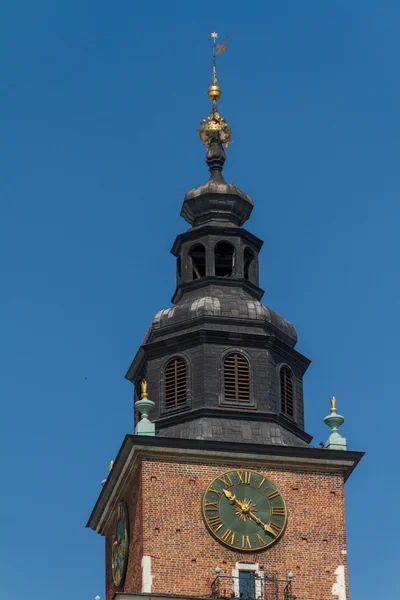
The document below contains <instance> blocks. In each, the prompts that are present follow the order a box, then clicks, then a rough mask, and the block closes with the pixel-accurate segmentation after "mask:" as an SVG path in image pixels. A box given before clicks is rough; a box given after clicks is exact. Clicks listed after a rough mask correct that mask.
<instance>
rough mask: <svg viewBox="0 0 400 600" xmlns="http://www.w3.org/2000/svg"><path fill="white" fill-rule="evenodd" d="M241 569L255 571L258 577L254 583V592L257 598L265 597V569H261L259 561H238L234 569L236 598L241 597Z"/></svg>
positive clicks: (234, 592)
mask: <svg viewBox="0 0 400 600" xmlns="http://www.w3.org/2000/svg"><path fill="white" fill-rule="evenodd" d="M240 571H253V572H254V573H255V574H256V575H258V577H256V579H255V582H254V583H255V585H254V594H255V597H256V598H260V599H261V598H262V597H263V588H264V585H263V584H264V571H261V570H260V565H259V563H244V562H237V563H236V565H235V568H234V569H232V577H233V579H232V581H233V590H232V591H233V594H234V597H235V598H239V597H240V592H239V572H240Z"/></svg>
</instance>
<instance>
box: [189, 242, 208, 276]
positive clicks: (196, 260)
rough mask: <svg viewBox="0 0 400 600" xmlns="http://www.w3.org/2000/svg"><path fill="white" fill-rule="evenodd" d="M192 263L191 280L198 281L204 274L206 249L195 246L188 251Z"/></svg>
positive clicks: (199, 245)
mask: <svg viewBox="0 0 400 600" xmlns="http://www.w3.org/2000/svg"><path fill="white" fill-rule="evenodd" d="M189 256H190V258H191V261H192V268H193V272H192V279H200V277H204V276H205V274H206V249H205V248H204V246H203V244H195V245H194V246H192V247H191V248H190V250H189Z"/></svg>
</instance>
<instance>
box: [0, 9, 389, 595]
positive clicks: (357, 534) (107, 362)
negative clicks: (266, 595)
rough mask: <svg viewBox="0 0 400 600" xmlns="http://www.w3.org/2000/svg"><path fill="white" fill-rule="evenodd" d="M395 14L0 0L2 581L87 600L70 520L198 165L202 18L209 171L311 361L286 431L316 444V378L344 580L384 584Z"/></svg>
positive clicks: (375, 591)
mask: <svg viewBox="0 0 400 600" xmlns="http://www.w3.org/2000/svg"><path fill="white" fill-rule="evenodd" d="M399 24H400V4H399V3H398V2H397V1H396V0H381V1H380V2H375V1H372V0H352V2H348V1H346V0H332V1H331V2H321V1H320V0H318V1H317V0H306V1H305V2H298V1H297V0H286V1H281V2H272V1H270V0H268V1H265V2H261V0H260V1H258V2H255V1H253V2H247V3H243V2H239V1H237V0H231V1H229V2H228V1H225V2H224V1H220V2H218V3H217V2H213V3H211V2H196V1H195V2H174V1H171V2H168V3H167V2H155V1H151V0H150V1H148V2H146V3H144V2H142V3H139V2H132V1H131V0H119V1H118V2H106V1H105V0H97V1H96V2H93V1H89V0H79V2H78V1H74V0H72V1H71V0H70V1H69V2H67V1H62V0H59V1H58V2H54V0H41V1H40V2H32V0H3V1H2V2H1V6H0V54H1V57H2V58H1V61H0V87H1V89H0V119H1V140H2V144H1V150H0V152H1V173H2V174H1V178H0V197H1V203H0V245H1V252H0V263H1V274H2V291H1V295H0V303H1V311H0V314H1V336H0V339H1V362H2V369H1V372H2V375H1V378H0V382H1V383H0V385H1V396H2V411H1V418H0V443H1V456H2V480H3V488H2V489H3V493H2V495H1V499H0V514H1V532H2V539H3V543H2V544H1V546H0V562H1V564H2V573H3V576H2V578H1V581H0V596H1V597H2V598H11V599H13V598H17V597H18V598H21V597H29V598H39V597H40V598H41V600H53V598H55V597H57V600H71V598H74V600H87V599H89V600H90V599H91V598H94V596H95V595H96V594H97V593H99V594H100V595H101V596H102V598H104V556H103V552H104V547H103V541H102V539H101V538H100V537H98V536H96V535H95V534H94V533H93V532H92V531H89V530H87V529H85V523H86V520H87V517H88V516H89V514H90V511H91V508H92V506H93V504H94V502H95V500H96V498H97V495H98V493H99V491H100V481H101V480H102V479H103V478H104V477H105V475H106V473H107V463H108V461H109V460H110V459H112V458H113V457H114V456H115V455H116V453H117V451H118V448H119V446H120V443H121V442H122V439H123V436H124V435H125V433H127V432H131V431H132V427H133V425H132V423H133V414H132V387H131V384H130V383H128V382H127V381H126V380H125V379H124V374H125V372H126V369H127V367H128V366H129V364H130V361H131V359H132V357H133V356H134V354H135V353H136V351H137V348H138V346H139V345H140V342H141V340H142V338H143V336H144V334H145V332H146V330H147V327H148V325H149V323H150V321H151V318H152V317H153V315H154V314H155V313H156V312H157V311H158V310H159V309H161V308H164V307H166V306H169V303H170V298H171V296H172V294H173V291H174V272H175V265H174V259H173V257H172V255H170V253H169V250H170V247H171V246H172V243H173V240H174V238H175V236H176V235H177V234H178V233H180V232H182V231H184V230H185V229H186V228H187V224H186V223H185V222H184V221H183V220H182V219H181V218H180V217H179V212H180V207H181V203H182V199H183V196H184V194H185V192H186V191H187V190H188V189H189V188H192V187H194V186H196V185H199V184H201V183H203V182H204V181H205V180H206V178H207V171H206V167H205V165H204V150H203V148H202V146H201V144H200V141H199V139H198V137H197V132H196V130H197V128H198V123H199V121H200V120H201V119H202V118H204V117H206V116H207V115H208V112H209V102H208V99H207V96H206V89H207V86H208V84H209V76H210V54H211V41H210V38H209V34H210V32H211V31H213V30H216V31H218V32H219V33H220V36H221V38H224V37H225V36H226V35H227V36H229V50H228V51H227V52H226V53H225V54H224V55H223V56H222V57H221V60H220V68H219V72H220V73H219V74H220V84H221V87H222V89H223V98H222V100H221V103H220V112H221V114H222V115H223V116H224V117H225V118H226V119H227V120H228V122H229V124H230V125H231V126H232V132H233V138H234V143H233V144H232V145H231V146H230V148H229V150H228V160H227V164H226V168H225V171H224V173H225V175H226V178H227V179H228V180H229V181H231V182H233V183H235V184H237V185H238V186H239V187H240V188H242V189H243V190H245V191H246V192H248V193H249V194H250V195H251V196H252V197H253V199H254V201H255V209H254V212H253V217H252V218H251V220H250V221H249V223H248V228H249V229H250V231H252V232H253V233H254V234H256V235H258V236H259V237H261V238H262V239H264V240H265V244H264V247H263V250H262V254H261V257H260V258H261V273H260V275H261V285H262V287H263V288H264V289H265V290H266V293H265V296H264V302H265V304H266V305H267V306H269V307H271V308H273V309H274V310H276V311H277V312H279V313H280V314H281V315H283V316H285V317H286V318H287V319H289V320H290V321H291V322H292V323H294V324H295V326H296V329H297V332H298V335H299V343H298V346H297V349H298V350H299V351H300V352H302V353H303V354H305V355H306V356H308V357H310V358H311V359H312V361H313V362H312V365H311V367H310V369H309V371H308V373H307V375H306V378H305V399H306V425H307V431H308V432H310V433H311V434H312V435H314V436H315V437H314V442H315V443H316V445H318V443H319V442H320V441H321V440H325V439H326V437H327V435H328V429H327V428H326V427H325V426H324V424H323V418H324V416H325V415H326V414H327V412H328V408H329V398H330V396H331V395H333V394H334V395H336V396H337V399H338V406H339V409H340V412H342V413H343V414H344V416H345V417H346V422H345V425H344V427H343V433H344V434H345V435H346V436H347V439H348V445H349V447H350V448H351V449H357V450H366V451H367V455H366V457H365V458H364V459H363V461H362V463H361V465H360V466H359V468H358V469H357V470H356V471H355V473H354V474H353V475H352V477H351V478H350V480H349V481H348V483H347V484H346V501H347V526H348V558H349V573H350V591H351V598H352V600H370V599H371V600H372V599H375V598H378V597H379V598H383V597H388V598H389V597H391V598H395V597H396V592H397V595H399V592H400V587H399V582H398V578H397V570H398V561H399V551H398V544H397V539H396V537H395V535H394V533H395V531H399V525H400V523H399V511H398V499H397V498H398V494H399V491H400V489H399V482H398V477H397V475H398V472H399V471H398V464H397V462H398V444H397V438H398V417H397V413H398V400H399V386H398V385H397V383H398V381H397V375H398V373H399V366H398V365H399V352H398V339H399V335H400V325H399V318H398V308H399V302H398V295H399V292H400V284H399V276H398V273H399V235H398V229H399V217H400V209H399V197H400V175H399V173H400V171H399V168H398V161H399V156H400V124H399V113H400V108H399V107H400V82H399V69H398V62H399V50H400V35H399V33H400V32H399V29H400V25H399Z"/></svg>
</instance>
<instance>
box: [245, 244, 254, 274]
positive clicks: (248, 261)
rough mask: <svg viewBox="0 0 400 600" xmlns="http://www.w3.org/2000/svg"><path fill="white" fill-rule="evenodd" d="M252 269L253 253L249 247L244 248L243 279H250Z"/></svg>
mask: <svg viewBox="0 0 400 600" xmlns="http://www.w3.org/2000/svg"><path fill="white" fill-rule="evenodd" d="M253 270H254V254H253V252H252V251H251V250H250V248H245V249H244V254H243V274H244V278H245V279H250V278H252V276H253Z"/></svg>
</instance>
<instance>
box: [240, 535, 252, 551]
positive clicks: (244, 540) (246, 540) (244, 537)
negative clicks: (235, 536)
mask: <svg viewBox="0 0 400 600" xmlns="http://www.w3.org/2000/svg"><path fill="white" fill-rule="evenodd" d="M242 548H251V542H250V538H249V536H248V535H242Z"/></svg>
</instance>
